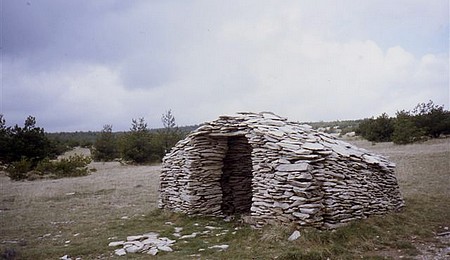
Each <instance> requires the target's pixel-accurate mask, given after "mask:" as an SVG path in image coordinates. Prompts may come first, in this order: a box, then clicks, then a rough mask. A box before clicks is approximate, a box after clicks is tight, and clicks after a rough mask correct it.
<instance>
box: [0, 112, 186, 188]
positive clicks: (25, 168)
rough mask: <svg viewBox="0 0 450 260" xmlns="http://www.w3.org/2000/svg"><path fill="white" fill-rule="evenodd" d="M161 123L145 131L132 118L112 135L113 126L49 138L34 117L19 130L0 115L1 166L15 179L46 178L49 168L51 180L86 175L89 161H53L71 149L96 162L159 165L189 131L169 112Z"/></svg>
mask: <svg viewBox="0 0 450 260" xmlns="http://www.w3.org/2000/svg"><path fill="white" fill-rule="evenodd" d="M161 121H162V123H163V126H164V128H162V129H158V130H156V131H155V130H150V129H149V128H148V125H147V123H146V122H145V120H144V118H139V119H132V124H131V128H130V130H129V131H127V132H119V133H114V132H113V131H112V130H113V127H112V125H105V126H103V130H102V131H101V132H100V133H97V132H91V133H88V134H87V135H82V134H80V133H74V134H70V133H64V134H63V135H49V134H46V133H45V130H44V128H42V127H38V126H37V125H36V118H35V117H33V116H28V117H27V119H26V120H25V122H24V125H23V127H22V126H19V125H15V126H7V125H6V120H5V118H4V117H3V115H1V114H0V166H1V165H3V166H2V168H3V169H5V170H6V171H7V172H8V173H9V176H10V177H11V178H12V179H17V180H19V179H26V178H29V176H30V174H29V173H30V172H34V175H33V176H35V175H36V174H37V175H45V174H48V173H49V171H50V170H51V169H53V171H56V172H57V173H58V174H59V175H58V176H53V177H66V176H80V175H84V174H87V168H86V166H87V164H88V163H89V162H90V158H81V157H80V156H74V157H72V158H69V159H64V160H59V161H55V160H53V159H56V157H57V156H58V155H60V154H62V153H64V152H65V151H67V150H70V149H71V148H73V147H74V146H84V147H88V148H90V149H91V152H92V158H93V159H94V160H97V161H111V160H115V159H119V158H120V159H123V160H126V161H128V162H131V163H137V164H143V163H152V162H160V161H161V159H162V158H163V157H164V155H165V153H167V152H168V151H169V150H170V149H171V148H172V146H174V145H175V144H176V143H177V142H178V141H179V140H180V139H182V138H184V136H185V135H186V134H187V132H186V129H189V128H183V129H184V130H182V129H180V128H178V126H177V125H176V123H175V117H174V116H173V114H172V111H171V110H168V111H167V112H166V113H165V114H163V115H162V117H161ZM71 137H73V138H71ZM86 137H87V138H86Z"/></svg>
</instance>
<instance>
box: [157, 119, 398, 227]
mask: <svg viewBox="0 0 450 260" xmlns="http://www.w3.org/2000/svg"><path fill="white" fill-rule="evenodd" d="M394 167H395V165H394V164H393V163H391V162H389V161H388V160H387V159H386V158H384V157H382V156H380V155H376V154H373V153H370V152H369V151H367V150H364V149H360V148H357V147H355V146H353V145H351V144H348V143H345V142H343V141H340V140H338V139H336V138H334V137H332V136H330V135H328V134H325V133H321V132H317V131H315V130H313V129H312V128H311V127H310V126H308V125H302V124H299V123H295V122H289V121H287V119H285V118H282V117H279V116H277V115H275V114H273V113H239V114H237V115H235V116H221V117H219V119H217V120H215V121H212V122H209V123H205V124H204V125H202V126H201V127H199V128H198V129H197V130H195V131H193V132H192V133H190V134H189V135H188V136H187V137H186V138H185V139H184V140H182V141H180V142H179V143H178V144H177V145H176V146H175V147H174V148H173V149H172V151H171V152H170V153H169V154H167V156H166V157H165V158H164V159H163V165H162V171H161V177H160V178H161V180H160V199H159V207H160V208H163V209H168V210H173V211H178V212H184V213H187V214H200V215H214V216H224V215H232V214H247V215H250V217H247V218H246V219H248V220H250V221H251V222H252V223H253V224H255V225H257V226H261V225H265V224H268V223H276V222H278V223H288V224H290V223H296V224H298V225H300V226H315V227H320V228H334V227H337V226H340V225H342V224H345V223H347V222H349V221H352V220H355V219H360V218H365V217H367V216H368V215H372V214H382V213H386V212H388V211H391V210H396V209H398V208H400V207H401V206H402V205H403V200H402V197H401V194H400V192H399V187H398V184H397V180H396V177H395V175H394Z"/></svg>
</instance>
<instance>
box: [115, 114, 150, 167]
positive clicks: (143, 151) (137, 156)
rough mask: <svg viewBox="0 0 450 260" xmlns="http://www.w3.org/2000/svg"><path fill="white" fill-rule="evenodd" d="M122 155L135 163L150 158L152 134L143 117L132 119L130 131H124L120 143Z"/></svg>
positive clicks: (146, 160)
mask: <svg viewBox="0 0 450 260" xmlns="http://www.w3.org/2000/svg"><path fill="white" fill-rule="evenodd" d="M120 146H121V147H120V148H121V149H120V150H121V154H122V157H123V158H124V159H126V160H131V161H133V162H136V163H147V162H150V161H151V159H152V153H153V147H152V136H151V134H150V131H149V130H148V129H147V123H145V120H144V118H139V119H138V120H136V119H132V126H131V129H130V132H128V133H126V134H125V135H124V136H123V137H122V139H121V144H120Z"/></svg>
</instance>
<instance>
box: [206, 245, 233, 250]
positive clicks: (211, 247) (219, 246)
mask: <svg viewBox="0 0 450 260" xmlns="http://www.w3.org/2000/svg"><path fill="white" fill-rule="evenodd" d="M228 247H230V246H229V245H215V246H209V247H208V248H209V249H219V250H220V251H223V250H227V249H228Z"/></svg>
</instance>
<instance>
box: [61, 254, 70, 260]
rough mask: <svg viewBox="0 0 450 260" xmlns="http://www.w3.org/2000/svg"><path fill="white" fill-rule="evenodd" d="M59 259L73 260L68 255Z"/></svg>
mask: <svg viewBox="0 0 450 260" xmlns="http://www.w3.org/2000/svg"><path fill="white" fill-rule="evenodd" d="M59 259H61V260H71V259H72V258H70V257H69V256H68V255H64V256H62V257H60V258H59Z"/></svg>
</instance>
